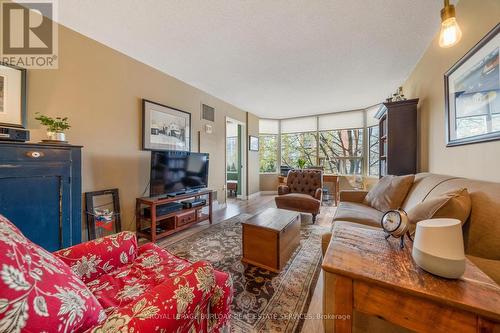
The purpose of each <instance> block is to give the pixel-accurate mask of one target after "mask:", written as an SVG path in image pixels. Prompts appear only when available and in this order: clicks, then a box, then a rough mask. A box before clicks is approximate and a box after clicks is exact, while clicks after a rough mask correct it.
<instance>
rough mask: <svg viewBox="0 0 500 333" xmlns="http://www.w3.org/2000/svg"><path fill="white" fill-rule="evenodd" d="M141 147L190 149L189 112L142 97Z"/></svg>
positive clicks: (149, 148)
mask: <svg viewBox="0 0 500 333" xmlns="http://www.w3.org/2000/svg"><path fill="white" fill-rule="evenodd" d="M142 149H143V150H178V151H191V114H190V113H188V112H185V111H182V110H178V109H175V108H171V107H169V106H166V105H162V104H158V103H155V102H151V101H148V100H145V99H143V100H142Z"/></svg>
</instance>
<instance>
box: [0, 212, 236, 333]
mask: <svg viewBox="0 0 500 333" xmlns="http://www.w3.org/2000/svg"><path fill="white" fill-rule="evenodd" d="M0 251H1V253H0V264H1V265H2V270H1V271H0V332H2V333H3V332H21V331H25V330H26V331H29V332H44V331H45V332H84V331H85V332H134V333H136V332H137V333H138V332H156V331H157V332H215V333H217V332H229V319H230V318H229V314H230V304H231V302H232V282H231V278H230V275H229V274H227V273H223V272H218V271H215V270H214V269H213V268H212V266H211V265H210V264H208V263H206V262H203V261H199V262H196V263H194V264H192V263H190V262H189V261H186V260H184V259H181V258H179V257H177V256H175V255H173V254H171V253H169V252H167V251H165V250H163V249H161V248H160V247H158V246H157V245H155V244H153V243H148V244H145V245H143V246H141V247H138V246H137V239H136V236H135V234H134V233H131V232H121V233H118V234H115V235H111V236H107V237H103V238H100V239H96V240H93V241H90V242H86V243H82V244H78V245H75V246H73V247H70V248H67V249H63V250H60V251H57V252H55V253H54V254H51V253H48V252H46V251H45V250H43V249H41V248H40V247H38V246H37V245H35V244H33V243H31V242H30V241H29V240H27V239H26V238H25V237H24V236H23V235H22V234H21V233H20V231H19V230H17V229H16V227H15V226H14V225H12V224H11V223H10V222H8V221H7V220H6V219H4V218H2V217H1V216H0ZM5 286H6V287H7V288H8V289H6V288H4V287H5ZM11 289H12V290H11ZM5 290H7V291H5Z"/></svg>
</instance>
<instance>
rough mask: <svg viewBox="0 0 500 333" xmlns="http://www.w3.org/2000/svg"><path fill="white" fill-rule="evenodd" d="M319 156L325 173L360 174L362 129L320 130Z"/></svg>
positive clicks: (361, 167) (361, 166)
mask: <svg viewBox="0 0 500 333" xmlns="http://www.w3.org/2000/svg"><path fill="white" fill-rule="evenodd" d="M319 149H320V150H319V158H320V160H321V162H322V164H323V166H324V171H325V173H333V174H341V175H360V174H362V171H363V129H361V128H358V129H344V130H334V131H322V132H320V133H319Z"/></svg>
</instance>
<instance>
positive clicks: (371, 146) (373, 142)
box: [368, 126, 380, 176]
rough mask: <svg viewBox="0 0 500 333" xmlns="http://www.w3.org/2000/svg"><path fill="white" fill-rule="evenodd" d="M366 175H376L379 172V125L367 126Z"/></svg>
mask: <svg viewBox="0 0 500 333" xmlns="http://www.w3.org/2000/svg"><path fill="white" fill-rule="evenodd" d="M368 133H369V136H368V175H369V176H378V175H379V174H380V170H379V163H380V161H379V155H380V147H379V138H378V137H379V127H378V126H371V127H368Z"/></svg>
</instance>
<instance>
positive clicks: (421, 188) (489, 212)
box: [322, 173, 500, 332]
mask: <svg viewBox="0 0 500 333" xmlns="http://www.w3.org/2000/svg"><path fill="white" fill-rule="evenodd" d="M460 188H467V190H468V191H469V193H470V196H471V202H472V209H471V213H470V216H469V219H468V221H467V222H466V224H465V225H464V242H465V252H466V254H467V256H468V258H469V259H470V260H471V261H472V262H473V263H474V264H476V265H477V266H478V267H479V268H480V269H481V270H482V271H483V272H485V273H486V274H487V275H489V276H490V277H491V278H492V279H493V280H494V281H496V282H497V283H498V284H500V183H493V182H485V181H477V180H471V179H465V178H459V177H452V176H445V175H436V174H430V173H420V174H417V175H416V177H415V181H414V184H413V186H412V188H411V190H410V192H409V193H408V195H407V197H406V199H405V201H404V203H403V206H402V207H401V208H402V209H404V210H405V211H408V210H409V209H411V208H412V207H414V206H415V205H417V204H418V203H421V202H424V201H426V200H429V199H431V198H435V197H437V196H440V195H442V194H443V193H445V192H448V191H451V190H455V189H460ZM366 194H367V192H365V191H342V192H341V193H340V204H339V206H338V208H337V211H336V213H335V216H334V219H333V220H334V223H335V221H348V222H354V223H358V224H362V225H365V226H367V227H380V220H381V218H382V215H383V212H380V211H378V210H376V209H373V208H371V207H369V206H366V205H364V204H363V203H362V202H363V199H364V197H365V196H366ZM330 238H331V234H326V235H324V237H323V244H322V245H323V254H325V252H326V249H327V247H328V244H329V242H330ZM324 296H325V297H327V296H328V295H324ZM324 310H325V311H327V312H328V309H324ZM361 317H363V318H361ZM358 318H359V320H357V319H356V316H355V328H356V327H358V328H360V331H363V330H364V329H369V331H370V332H391V331H399V330H398V329H396V328H394V327H392V328H391V327H389V324H387V323H381V322H380V320H378V319H376V318H366V317H365V316H362V315H360V316H358Z"/></svg>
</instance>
